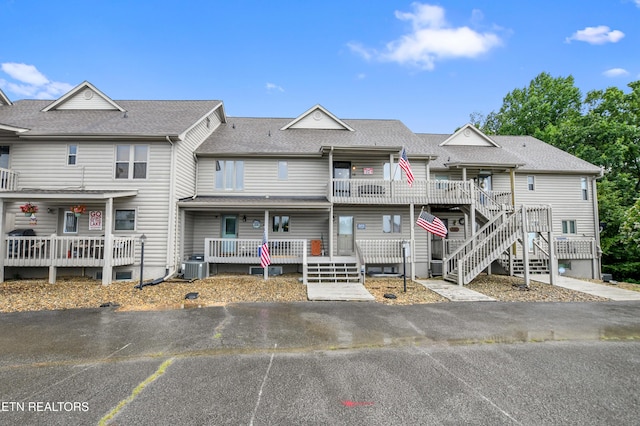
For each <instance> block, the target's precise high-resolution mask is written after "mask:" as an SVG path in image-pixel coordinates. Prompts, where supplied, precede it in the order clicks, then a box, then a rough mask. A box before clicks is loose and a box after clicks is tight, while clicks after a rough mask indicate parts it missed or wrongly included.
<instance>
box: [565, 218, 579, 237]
mask: <svg viewBox="0 0 640 426" xmlns="http://www.w3.org/2000/svg"><path fill="white" fill-rule="evenodd" d="M562 233H563V234H575V233H576V221H575V220H563V221H562Z"/></svg>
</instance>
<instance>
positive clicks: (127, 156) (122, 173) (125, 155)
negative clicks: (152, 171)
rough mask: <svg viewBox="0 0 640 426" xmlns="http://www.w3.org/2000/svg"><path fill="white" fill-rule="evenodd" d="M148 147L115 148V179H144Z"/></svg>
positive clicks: (126, 146) (120, 146) (145, 176)
mask: <svg viewBox="0 0 640 426" xmlns="http://www.w3.org/2000/svg"><path fill="white" fill-rule="evenodd" d="M148 162H149V146H148V145H118V146H116V179H146V178H147V164H148Z"/></svg>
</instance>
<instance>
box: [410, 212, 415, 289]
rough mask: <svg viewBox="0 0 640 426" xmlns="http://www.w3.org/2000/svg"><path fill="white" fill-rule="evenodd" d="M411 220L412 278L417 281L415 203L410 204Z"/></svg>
mask: <svg viewBox="0 0 640 426" xmlns="http://www.w3.org/2000/svg"><path fill="white" fill-rule="evenodd" d="M409 220H410V221H411V227H410V228H409V230H410V235H409V239H410V247H411V279H412V280H414V281H415V279H416V235H415V229H413V224H414V223H415V222H416V221H415V212H414V205H413V203H411V204H410V205H409Z"/></svg>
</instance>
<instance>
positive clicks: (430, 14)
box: [348, 3, 502, 70]
mask: <svg viewBox="0 0 640 426" xmlns="http://www.w3.org/2000/svg"><path fill="white" fill-rule="evenodd" d="M411 6H412V7H413V11H412V12H401V11H396V12H395V16H396V18H398V19H399V20H402V21H408V22H410V23H411V32H409V33H407V34H405V35H403V36H402V37H400V38H399V39H397V40H394V41H391V42H389V43H387V45H386V47H385V49H383V50H382V51H378V50H376V49H372V48H367V47H365V46H363V45H362V44H360V43H356V42H351V43H349V44H348V47H349V48H350V49H351V51H352V52H354V53H356V54H358V55H360V56H362V57H363V58H364V59H365V60H371V59H376V60H379V61H387V62H396V63H399V64H401V65H413V66H417V67H418V68H422V69H425V70H432V69H433V68H434V67H435V63H436V62H438V61H441V60H445V59H452V58H476V57H478V56H480V55H482V54H484V53H487V52H488V51H489V50H491V49H492V48H494V47H496V46H499V45H501V44H502V40H501V39H500V37H499V36H498V35H496V34H495V33H490V32H484V33H482V32H478V31H475V30H473V29H471V28H469V27H467V26H461V27H453V26H451V25H449V23H448V22H447V21H446V19H445V10H444V8H442V7H440V6H433V5H429V4H422V3H412V5H411ZM480 19H482V12H480V11H479V10H475V9H474V10H473V12H472V16H471V20H472V21H474V22H476V21H478V20H480Z"/></svg>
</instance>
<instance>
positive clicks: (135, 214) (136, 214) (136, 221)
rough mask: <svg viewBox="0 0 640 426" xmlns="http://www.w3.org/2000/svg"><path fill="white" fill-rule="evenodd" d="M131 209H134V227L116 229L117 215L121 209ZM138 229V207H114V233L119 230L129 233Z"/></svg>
mask: <svg viewBox="0 0 640 426" xmlns="http://www.w3.org/2000/svg"><path fill="white" fill-rule="evenodd" d="M125 210H126V211H129V210H133V229H116V223H117V220H116V216H117V214H116V213H117V212H119V211H125ZM137 230H138V209H137V208H125V207H121V208H117V209H113V232H114V233H118V232H123V233H127V232H135V231H137Z"/></svg>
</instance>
